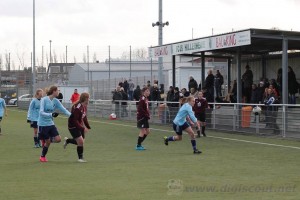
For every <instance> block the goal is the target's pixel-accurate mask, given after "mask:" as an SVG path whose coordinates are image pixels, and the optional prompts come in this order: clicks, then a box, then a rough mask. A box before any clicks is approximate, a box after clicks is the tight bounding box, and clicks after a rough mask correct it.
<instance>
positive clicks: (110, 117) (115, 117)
mask: <svg viewBox="0 0 300 200" xmlns="http://www.w3.org/2000/svg"><path fill="white" fill-rule="evenodd" d="M109 119H111V120H115V119H117V115H116V114H115V113H111V114H110V115H109Z"/></svg>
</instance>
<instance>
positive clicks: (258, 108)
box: [252, 106, 261, 115]
mask: <svg viewBox="0 0 300 200" xmlns="http://www.w3.org/2000/svg"><path fill="white" fill-rule="evenodd" d="M252 112H253V113H254V114H255V115H259V114H260V113H261V108H260V107H258V106H255V107H254V108H253V109H252Z"/></svg>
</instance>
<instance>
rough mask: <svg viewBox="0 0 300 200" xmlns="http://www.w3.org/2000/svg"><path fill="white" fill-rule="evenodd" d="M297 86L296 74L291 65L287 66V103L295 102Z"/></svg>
mask: <svg viewBox="0 0 300 200" xmlns="http://www.w3.org/2000/svg"><path fill="white" fill-rule="evenodd" d="M298 88H299V84H298V82H297V79H296V75H295V72H294V70H293V69H292V67H291V66H289V67H288V91H289V103H290V104H296V96H295V94H296V93H297V91H298Z"/></svg>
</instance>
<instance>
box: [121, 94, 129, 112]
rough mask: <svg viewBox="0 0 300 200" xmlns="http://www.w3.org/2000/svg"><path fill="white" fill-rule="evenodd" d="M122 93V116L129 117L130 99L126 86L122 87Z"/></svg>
mask: <svg viewBox="0 0 300 200" xmlns="http://www.w3.org/2000/svg"><path fill="white" fill-rule="evenodd" d="M120 90H121V93H122V103H121V107H122V110H121V117H127V116H128V112H127V101H128V95H127V93H126V92H125V90H124V88H120Z"/></svg>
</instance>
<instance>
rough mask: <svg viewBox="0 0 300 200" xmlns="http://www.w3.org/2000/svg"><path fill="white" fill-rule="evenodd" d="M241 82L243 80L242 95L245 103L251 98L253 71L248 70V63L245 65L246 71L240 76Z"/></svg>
mask: <svg viewBox="0 0 300 200" xmlns="http://www.w3.org/2000/svg"><path fill="white" fill-rule="evenodd" d="M242 82H243V88H242V90H243V92H244V97H245V100H244V102H245V103H249V102H250V99H251V88H252V84H253V73H252V71H251V70H250V67H249V65H246V71H245V73H244V74H243V76H242Z"/></svg>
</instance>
